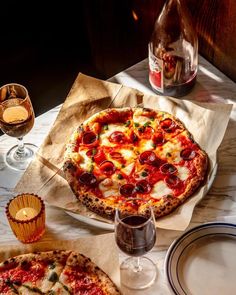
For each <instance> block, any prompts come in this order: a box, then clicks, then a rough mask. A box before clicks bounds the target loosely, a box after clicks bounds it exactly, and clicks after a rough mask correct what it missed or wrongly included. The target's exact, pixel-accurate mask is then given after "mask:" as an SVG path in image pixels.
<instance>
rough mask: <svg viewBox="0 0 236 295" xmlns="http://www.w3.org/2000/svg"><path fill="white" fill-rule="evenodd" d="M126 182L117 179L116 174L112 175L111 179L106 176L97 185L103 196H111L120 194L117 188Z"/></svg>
mask: <svg viewBox="0 0 236 295" xmlns="http://www.w3.org/2000/svg"><path fill="white" fill-rule="evenodd" d="M124 183H126V180H125V179H118V177H117V174H113V175H112V179H109V178H106V179H104V180H103V181H101V182H100V183H99V185H98V187H99V189H100V191H101V192H102V194H103V196H104V198H108V197H111V196H118V195H119V194H120V191H119V188H120V186H121V185H123V184H124Z"/></svg>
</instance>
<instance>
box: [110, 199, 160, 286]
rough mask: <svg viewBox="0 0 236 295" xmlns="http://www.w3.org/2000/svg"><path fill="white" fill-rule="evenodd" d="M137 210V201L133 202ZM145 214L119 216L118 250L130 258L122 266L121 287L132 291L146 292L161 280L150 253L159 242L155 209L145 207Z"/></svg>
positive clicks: (116, 225)
mask: <svg viewBox="0 0 236 295" xmlns="http://www.w3.org/2000/svg"><path fill="white" fill-rule="evenodd" d="M130 202H131V203H132V204H134V206H135V205H136V204H137V202H138V200H137V199H132V200H131V201H129V204H130ZM145 207H146V209H145V213H139V212H138V210H137V213H135V214H132V215H131V214H130V215H129V214H128V213H127V212H126V213H125V214H124V213H122V210H121V208H117V209H116V214H115V239H116V243H117V245H118V247H119V248H120V249H121V250H122V251H123V252H124V253H125V254H127V255H129V256H131V257H129V258H126V259H125V260H124V261H123V262H122V263H121V265H120V273H121V283H122V285H124V286H125V287H127V288H129V289H135V290H139V289H144V288H147V287H149V286H150V285H151V284H152V283H154V281H155V279H156V276H157V268H156V265H155V264H154V263H153V261H152V260H150V259H149V258H148V257H145V256H143V255H144V254H146V253H148V252H149V251H150V250H151V249H152V248H153V246H154V245H155V242H156V226H155V217H154V214H153V210H152V207H151V206H150V207H148V206H145Z"/></svg>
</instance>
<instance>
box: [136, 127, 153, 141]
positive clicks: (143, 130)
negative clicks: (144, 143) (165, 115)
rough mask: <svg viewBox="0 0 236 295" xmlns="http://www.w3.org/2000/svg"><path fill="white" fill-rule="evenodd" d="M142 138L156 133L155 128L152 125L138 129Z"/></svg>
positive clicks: (147, 137) (148, 137)
mask: <svg viewBox="0 0 236 295" xmlns="http://www.w3.org/2000/svg"><path fill="white" fill-rule="evenodd" d="M138 131H139V134H140V136H141V137H142V138H145V139H150V138H151V137H152V134H153V133H154V129H153V128H152V127H151V126H143V127H140V128H139V129H138Z"/></svg>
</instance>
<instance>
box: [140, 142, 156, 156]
mask: <svg viewBox="0 0 236 295" xmlns="http://www.w3.org/2000/svg"><path fill="white" fill-rule="evenodd" d="M153 149H154V146H153V141H152V140H150V139H149V140H147V139H145V140H141V142H140V145H139V151H140V153H142V152H144V151H150V150H153Z"/></svg>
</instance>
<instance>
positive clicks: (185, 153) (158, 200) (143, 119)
mask: <svg viewBox="0 0 236 295" xmlns="http://www.w3.org/2000/svg"><path fill="white" fill-rule="evenodd" d="M118 127H119V128H118ZM124 127H125V128H124ZM109 129H111V130H109ZM112 130H114V131H113V132H112ZM119 130H122V131H119ZM110 131H111V132H110ZM115 136H117V137H118V139H117V140H116V138H115ZM114 138H115V140H114ZM124 148H125V149H130V151H131V152H132V153H130V154H131V155H132V156H131V158H127V159H126V161H125V162H122V160H123V157H120V158H118V160H117V155H116V158H115V159H114V161H113V158H111V154H112V153H116V154H117V153H119V151H121V150H123V149H124ZM84 151H86V153H90V154H91V153H93V152H94V151H95V152H96V153H97V154H95V153H94V155H93V154H92V156H91V157H90V158H91V159H92V161H91V162H90V164H91V166H89V165H87V166H86V163H85V164H84V162H86V161H87V160H86V159H87V157H86V156H85V153H84ZM101 151H102V153H103V154H105V156H104V155H103V156H104V158H103V159H102V160H101V162H99V161H98V162H97V161H96V157H97V155H98V154H99V153H100V152H101ZM147 154H148V156H147ZM134 155H135V156H134ZM132 157H133V158H132ZM145 157H146V158H147V157H149V158H150V159H149V158H147V159H146V158H145ZM142 158H144V160H143V159H142ZM153 158H155V161H153V162H152V159H153ZM87 162H88V161H87ZM108 162H109V163H108ZM104 163H105V164H106V166H107V167H106V168H107V169H108V168H109V167H110V170H111V168H112V167H113V166H115V168H114V167H113V168H112V169H113V171H111V173H104V171H102V172H101V170H102V169H103V168H104V167H103V166H104V165H105V164H104ZM111 163H112V164H111ZM114 163H115V164H114ZM122 163H123V164H122ZM132 163H134V166H135V167H134V168H133V170H132V172H131V174H129V175H128V174H126V172H124V171H126V170H125V169H127V168H126V167H128V166H132ZM119 164H121V165H119ZM112 165H113V166H112ZM122 165H123V166H125V167H123V166H122ZM207 166H208V157H207V154H206V153H205V151H204V150H202V149H201V148H200V146H199V145H198V144H197V143H196V142H195V141H194V139H193V137H192V135H191V134H190V132H189V131H188V130H187V128H186V127H185V125H184V124H183V123H182V122H181V121H180V120H179V119H177V118H176V117H175V116H173V115H171V114H169V113H166V112H163V111H157V110H152V109H145V108H121V109H107V110H104V111H101V112H99V113H97V114H95V115H93V116H91V117H90V118H89V119H87V120H86V121H85V122H84V123H83V124H81V125H80V126H79V127H78V128H77V129H76V130H75V131H74V133H73V134H72V136H71V137H70V142H69V143H68V144H67V147H66V152H65V161H64V166H63V170H64V173H65V178H66V179H67V181H68V183H69V185H70V187H71V189H72V190H73V192H74V194H75V195H76V197H77V199H78V200H79V201H80V202H81V203H82V204H84V205H85V206H86V207H87V208H88V209H90V210H91V211H93V212H95V213H97V214H98V215H100V216H103V217H105V218H108V219H113V218H114V214H115V209H116V207H117V206H118V205H119V207H120V206H123V211H124V212H127V213H128V212H129V213H133V214H135V213H137V212H139V213H141V214H145V211H146V208H145V206H149V205H152V206H153V210H154V214H155V217H156V218H159V217H161V216H165V215H167V214H169V213H171V212H172V211H173V210H174V209H175V208H177V207H178V206H180V205H181V204H182V203H183V202H184V201H185V200H186V199H187V198H189V197H190V196H191V195H192V194H193V193H194V192H195V191H196V190H197V189H198V188H199V186H200V185H201V183H202V181H203V180H204V178H205V175H206V170H207ZM122 167H123V168H122ZM140 171H141V172H140ZM145 171H147V173H148V174H149V175H148V176H146V177H143V178H141V180H140V175H144V174H145ZM105 172H106V171H105ZM108 172H109V169H108ZM86 173H87V174H86ZM99 173H100V174H99ZM132 173H133V175H132ZM138 173H139V175H138ZM185 174H186V175H185ZM81 175H82V176H81ZM119 175H121V176H122V179H119ZM137 175H138V177H136V176H137ZM85 176H86V177H87V179H85V181H84V179H83V177H84V178H86V177H85ZM114 177H116V180H115V181H114ZM158 177H159V179H158ZM88 178H90V179H89V180H88ZM117 178H118V179H117ZM120 178H121V177H120ZM155 179H156V182H155ZM87 180H88V182H87V183H86V181H87ZM140 181H141V182H142V181H143V182H142V185H144V183H145V186H146V187H147V186H148V188H147V189H146V191H145V189H143V187H142V185H141V191H140V190H138V188H139V187H138V186H137V183H138V185H139V184H140ZM109 182H110V183H111V182H113V184H114V182H115V184H114V185H115V186H116V190H114V192H116V193H114V194H113V195H109V191H108V195H109V196H108V197H107V196H104V194H103V192H102V193H101V190H102V189H104V187H105V189H106V185H107V186H108V190H109ZM127 184H132V185H133V186H134V190H135V197H138V198H141V199H142V198H143V200H144V201H145V204H144V203H142V202H141V203H139V204H135V205H134V204H132V202H131V203H129V202H127V199H128V196H127V195H122V193H121V187H123V186H124V185H127ZM150 187H151V189H150ZM113 188H114V187H113V186H111V187H110V192H111V191H112V190H113ZM158 188H160V191H161V190H163V191H164V194H163V193H160V194H159V195H158ZM163 188H164V189H163ZM117 189H118V190H117ZM156 190H157V192H156ZM117 191H118V193H117ZM153 191H155V192H153ZM131 197H132V196H131Z"/></svg>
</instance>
